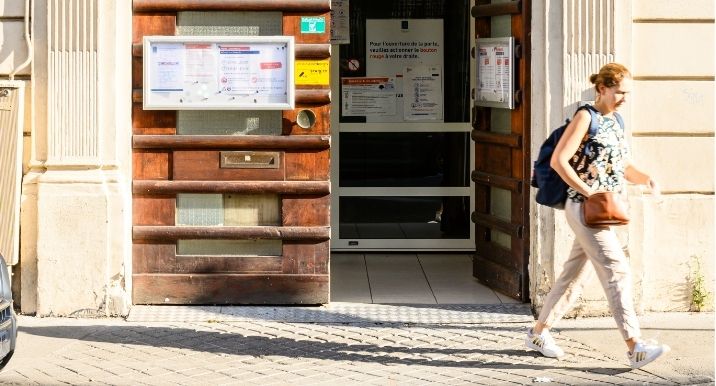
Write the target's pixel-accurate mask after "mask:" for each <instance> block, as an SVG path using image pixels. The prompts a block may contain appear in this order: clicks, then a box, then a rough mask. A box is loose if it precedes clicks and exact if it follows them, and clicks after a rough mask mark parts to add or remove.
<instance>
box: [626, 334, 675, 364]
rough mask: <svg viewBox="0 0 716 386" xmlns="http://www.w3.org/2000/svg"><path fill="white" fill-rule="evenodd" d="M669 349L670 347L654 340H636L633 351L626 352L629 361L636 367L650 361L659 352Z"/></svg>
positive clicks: (657, 355)
mask: <svg viewBox="0 0 716 386" xmlns="http://www.w3.org/2000/svg"><path fill="white" fill-rule="evenodd" d="M669 351H671V347H669V346H667V345H665V344H659V343H657V342H656V341H654V340H649V341H642V342H637V344H636V346H634V352H633V353H632V352H628V353H627V356H628V357H629V362H630V363H631V367H632V368H633V369H638V368H640V367H642V366H644V365H646V364H648V363H651V362H652V361H654V360H655V359H656V358H658V357H660V356H661V354H666V353H667V352H669Z"/></svg>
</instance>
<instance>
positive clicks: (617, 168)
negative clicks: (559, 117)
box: [567, 114, 629, 202]
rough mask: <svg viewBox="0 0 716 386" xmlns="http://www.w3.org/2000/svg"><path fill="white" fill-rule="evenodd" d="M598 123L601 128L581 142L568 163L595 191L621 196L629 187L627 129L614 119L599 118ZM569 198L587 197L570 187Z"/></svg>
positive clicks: (578, 199)
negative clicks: (627, 180) (626, 174)
mask: <svg viewBox="0 0 716 386" xmlns="http://www.w3.org/2000/svg"><path fill="white" fill-rule="evenodd" d="M597 119H598V123H599V128H598V129H597V131H596V133H595V134H594V136H590V137H589V138H587V140H586V141H582V143H581V144H580V145H579V149H578V150H577V152H576V153H575V154H574V156H572V159H571V160H570V161H569V163H570V165H572V168H574V170H575V171H576V172H577V175H578V176H579V178H581V179H582V181H584V182H585V183H586V184H587V185H589V186H591V187H592V189H595V190H601V191H605V190H607V191H612V192H618V193H621V192H623V191H624V186H625V183H626V179H625V177H624V169H625V166H626V164H627V160H628V158H629V148H628V144H627V141H626V138H625V137H624V128H623V127H620V126H619V123H618V122H617V120H616V119H615V118H609V117H605V116H602V115H601V114H597ZM567 197H569V198H570V199H571V200H572V201H575V202H583V201H584V196H583V195H582V194H580V193H579V192H577V191H576V190H574V189H572V188H571V187H570V188H568V189H567Z"/></svg>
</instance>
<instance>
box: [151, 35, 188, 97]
mask: <svg viewBox="0 0 716 386" xmlns="http://www.w3.org/2000/svg"><path fill="white" fill-rule="evenodd" d="M150 70H151V80H152V82H151V84H150V85H149V88H150V89H151V90H152V91H158V92H171V91H182V90H183V89H184V44H182V43H162V44H154V45H152V55H151V65H150Z"/></svg>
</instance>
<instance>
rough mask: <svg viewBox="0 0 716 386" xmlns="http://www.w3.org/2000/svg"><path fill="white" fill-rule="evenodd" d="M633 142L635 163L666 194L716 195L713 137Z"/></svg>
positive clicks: (655, 139)
mask: <svg viewBox="0 0 716 386" xmlns="http://www.w3.org/2000/svg"><path fill="white" fill-rule="evenodd" d="M631 142H632V153H633V157H632V158H633V159H634V162H635V163H636V164H637V165H638V166H639V167H641V168H642V169H643V170H645V171H647V172H648V173H649V174H650V175H651V176H652V177H654V179H655V180H657V181H659V183H660V184H661V189H662V190H663V191H671V192H699V193H701V192H703V193H713V191H714V140H713V137H634V138H632V140H631Z"/></svg>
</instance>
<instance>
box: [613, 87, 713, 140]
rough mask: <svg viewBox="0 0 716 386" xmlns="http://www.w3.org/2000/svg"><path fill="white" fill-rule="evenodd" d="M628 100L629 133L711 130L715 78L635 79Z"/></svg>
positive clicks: (706, 131) (701, 131) (702, 131)
mask: <svg viewBox="0 0 716 386" xmlns="http://www.w3.org/2000/svg"><path fill="white" fill-rule="evenodd" d="M653 95H659V97H658V98H653V97H652V96H653ZM629 104H631V112H632V114H631V122H629V121H627V127H628V128H629V129H630V130H631V132H632V133H640V132H650V133H655V132H656V133H675V132H677V133H713V132H714V120H713V114H714V111H713V107H714V82H704V81H669V82H663V81H636V82H634V93H633V95H632V96H631V97H630V98H629ZM672 112H679V113H676V114H675V113H672ZM682 112H683V113H682Z"/></svg>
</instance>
